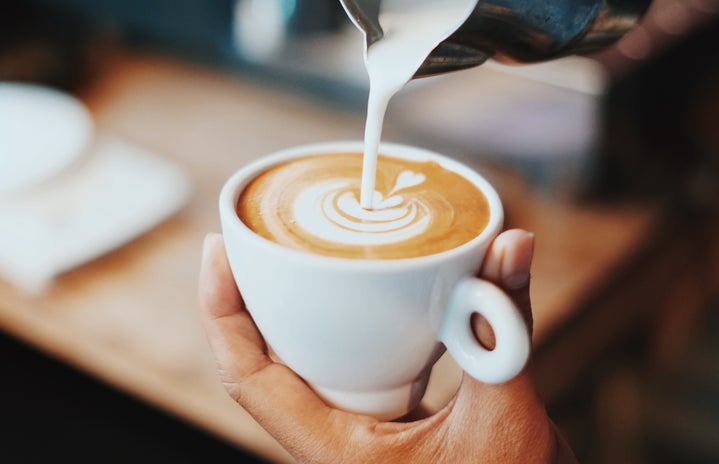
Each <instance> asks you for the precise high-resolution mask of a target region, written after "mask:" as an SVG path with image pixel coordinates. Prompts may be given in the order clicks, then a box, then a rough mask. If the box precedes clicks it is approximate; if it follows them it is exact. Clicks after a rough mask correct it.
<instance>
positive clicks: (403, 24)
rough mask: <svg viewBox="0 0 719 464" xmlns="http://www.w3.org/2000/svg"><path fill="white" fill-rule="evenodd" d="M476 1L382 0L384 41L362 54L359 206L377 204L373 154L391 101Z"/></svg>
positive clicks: (461, 20) (462, 21)
mask: <svg viewBox="0 0 719 464" xmlns="http://www.w3.org/2000/svg"><path fill="white" fill-rule="evenodd" d="M476 4H477V0H384V1H383V2H382V13H381V16H380V23H381V24H382V29H383V30H384V32H385V35H384V37H383V38H382V39H381V40H379V41H377V42H375V43H374V44H373V45H372V46H370V47H369V49H368V50H366V51H365V65H366V67H367V74H368V75H369V87H370V90H369V98H368V102H367V122H366V125H365V134H364V143H365V148H364V157H363V166H362V186H361V193H360V205H361V207H362V208H364V209H366V210H372V209H375V208H379V207H380V206H379V205H378V204H375V201H374V198H376V197H377V195H376V193H375V177H376V171H377V153H378V150H379V143H380V139H381V136H382V125H383V122H384V116H385V113H386V111H387V106H388V104H389V101H390V100H391V98H392V97H393V96H394V95H395V94H396V93H397V92H399V91H400V90H401V89H402V88H403V87H404V85H405V84H406V83H407V82H408V81H409V80H410V79H412V76H414V74H415V72H417V69H419V67H420V66H421V65H422V63H423V62H424V60H425V58H427V56H428V55H429V54H430V53H431V52H432V50H434V48H435V47H436V46H437V45H438V44H439V43H441V42H442V41H443V40H444V39H446V38H447V37H449V36H450V35H451V34H452V33H453V32H454V31H455V30H457V28H459V26H461V25H462V23H464V21H465V20H466V19H467V18H468V17H469V15H470V13H471V12H472V10H474V7H475V5H476Z"/></svg>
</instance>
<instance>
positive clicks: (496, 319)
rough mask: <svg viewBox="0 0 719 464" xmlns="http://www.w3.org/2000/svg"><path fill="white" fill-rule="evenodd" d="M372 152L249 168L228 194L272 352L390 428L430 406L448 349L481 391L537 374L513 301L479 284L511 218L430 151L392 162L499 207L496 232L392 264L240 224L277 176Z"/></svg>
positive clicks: (322, 148)
mask: <svg viewBox="0 0 719 464" xmlns="http://www.w3.org/2000/svg"><path fill="white" fill-rule="evenodd" d="M362 149H363V144H362V142H324V143H318V144H312V145H304V146H298V147H293V148H289V149H286V150H282V151H279V152H276V153H273V154H270V155H267V156H265V157H263V158H261V159H259V160H257V161H255V162H253V163H251V164H249V165H247V166H245V167H244V168H242V169H240V170H239V171H238V172H237V173H235V174H234V175H233V176H232V177H231V178H230V179H229V180H228V181H227V183H226V184H225V186H224V187H223V190H222V192H221V194H220V218H221V221H222V231H223V234H224V241H225V246H226V249H227V255H228V259H229V262H230V267H231V268H232V273H233V275H234V278H235V281H236V282H237V286H238V288H239V290H240V293H241V294H242V297H243V299H244V301H245V304H246V306H247V309H248V311H249V312H250V314H251V315H252V318H253V320H254V321H255V324H256V325H257V327H258V329H259V330H260V332H261V333H262V335H263V337H264V338H265V340H266V342H267V343H268V345H269V346H271V347H272V349H273V350H274V352H275V353H276V354H277V356H278V357H279V358H280V359H281V360H282V362H283V363H285V364H286V365H287V366H289V367H290V368H291V369H292V370H294V371H295V372H296V373H297V374H298V375H300V376H301V377H302V378H303V379H304V380H305V381H306V382H307V383H308V384H309V385H310V386H311V387H312V388H313V389H314V390H315V391H316V392H317V393H318V394H319V395H320V396H321V397H322V398H323V399H324V400H325V401H326V402H327V403H329V404H331V405H333V406H336V407H339V408H342V409H345V410H349V411H354V412H359V413H365V414H369V415H373V416H375V417H378V418H380V419H385V420H389V419H394V418H398V417H400V416H402V415H404V414H406V413H407V412H409V411H411V410H412V409H413V408H414V407H415V406H416V405H417V404H418V403H419V401H420V400H421V398H422V396H423V394H424V391H425V389H426V386H427V382H428V380H429V375H430V371H431V368H432V366H433V364H434V363H435V362H436V361H437V360H438V359H439V357H440V356H441V355H442V353H443V352H444V348H445V347H446V348H447V350H448V351H449V352H450V354H451V355H452V357H453V358H454V360H455V361H456V362H457V364H459V366H460V367H462V369H464V370H465V371H466V372H467V373H469V374H470V375H472V376H473V377H475V378H476V379H478V380H480V381H483V382H487V383H502V382H505V381H507V380H510V379H511V378H513V377H514V376H515V375H517V374H518V373H519V372H520V371H521V370H522V368H523V367H524V365H525V363H526V360H527V357H528V355H529V351H530V340H529V334H528V331H527V327H526V325H525V322H524V320H523V318H522V316H521V314H520V312H519V310H518V309H517V307H516V306H515V305H514V303H513V302H512V300H511V299H510V298H509V297H508V296H507V295H506V294H505V293H504V292H503V291H502V290H500V289H499V288H498V287H496V286H495V285H494V284H492V283H490V282H487V281H485V280H481V279H478V278H476V277H475V274H476V273H477V271H478V269H479V266H480V265H481V263H482V260H483V258H484V255H485V253H486V251H487V248H488V246H489V244H490V243H491V241H492V240H493V239H494V237H495V236H496V235H497V234H498V233H499V232H500V230H501V227H502V221H503V210H502V205H501V202H500V200H499V196H498V195H497V193H496V192H495V190H494V189H493V188H492V186H491V185H490V184H489V183H488V182H487V181H486V180H485V179H484V178H482V177H481V176H480V175H479V174H477V173H476V172H475V171H473V170H472V169H470V168H468V167H467V166H465V165H462V164H460V163H458V162H456V161H454V160H452V159H450V158H447V157H444V156H442V155H439V154H437V153H433V152H430V151H427V150H424V149H420V148H415V147H410V146H404V145H397V144H389V143H385V144H383V145H382V146H381V147H380V152H381V153H383V154H385V155H387V156H391V157H397V158H405V159H410V160H414V161H427V160H433V161H436V162H438V163H439V164H440V165H441V166H443V167H444V168H445V169H449V170H452V171H455V172H457V173H459V174H460V175H462V176H463V177H465V178H466V179H468V180H469V181H471V182H472V183H473V184H474V185H476V186H477V187H478V188H479V189H480V190H481V191H482V192H483V193H484V195H485V196H486V198H487V200H488V202H489V205H490V217H489V223H488V225H487V227H486V228H485V229H484V230H483V231H482V232H481V233H480V234H479V235H478V236H477V237H476V238H474V239H473V240H471V241H469V242H468V243H465V244H464V245H461V246H459V247H457V248H454V249H452V250H449V251H446V252H442V253H438V254H434V255H429V256H423V257H419V258H407V259H390V260H363V259H349V258H335V257H328V256H322V255H316V254H311V253H308V252H302V251H297V250H293V249H289V248H285V247H283V246H280V245H278V244H276V243H274V242H271V241H269V240H267V239H265V238H263V237H261V236H259V235H257V234H256V233H255V232H253V231H252V230H250V229H249V228H248V227H246V226H245V225H244V224H243V223H242V221H241V220H240V219H239V218H238V216H237V213H236V204H237V200H238V198H239V195H240V193H241V192H242V191H243V189H244V188H245V187H246V186H247V184H248V183H249V182H250V181H251V180H252V179H254V178H255V177H256V176H258V175H259V174H261V173H262V172H264V171H266V170H267V169H269V168H270V167H272V166H274V165H276V164H279V163H281V162H284V161H288V160H291V159H295V158H298V157H305V156H308V155H319V154H326V153H340V152H361V151H362ZM475 313H478V314H481V315H482V316H483V317H485V318H486V319H487V321H488V322H489V324H490V325H491V327H492V330H493V331H494V334H495V338H496V346H495V348H494V349H493V350H491V351H489V350H487V349H485V348H484V347H482V345H481V344H480V343H479V342H478V341H477V339H476V337H475V336H474V333H473V331H472V328H471V325H470V318H471V317H472V315H473V314H475Z"/></svg>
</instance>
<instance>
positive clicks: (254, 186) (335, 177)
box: [236, 153, 490, 259]
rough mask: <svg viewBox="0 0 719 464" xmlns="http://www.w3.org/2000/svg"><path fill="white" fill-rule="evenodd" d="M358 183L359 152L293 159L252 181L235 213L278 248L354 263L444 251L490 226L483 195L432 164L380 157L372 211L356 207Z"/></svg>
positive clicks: (469, 183) (359, 170)
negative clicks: (332, 257)
mask: <svg viewBox="0 0 719 464" xmlns="http://www.w3.org/2000/svg"><path fill="white" fill-rule="evenodd" d="M361 179H362V154H361V153H336V154H323V155H315V156H308V157H304V158H298V159H295V160H292V161H289V162H285V163H283V164H279V165H277V166H274V167H272V168H270V169H269V170H267V171H265V172H264V173H262V174H260V175H259V176H258V177H256V178H255V179H254V180H252V181H251V182H250V184H249V185H248V186H247V187H246V188H245V189H244V191H243V192H242V194H241V195H240V197H239V200H238V202H237V206H236V209H237V214H238V216H239V218H240V219H241V220H242V222H243V223H244V224H245V225H247V227H249V228H250V229H251V230H253V231H254V232H255V233H257V234H259V235H260V236H262V237H264V238H266V239H268V240H271V241H273V242H275V243H278V244H280V245H282V246H285V247H289V248H293V249H297V250H303V251H307V252H310V253H315V254H321V255H327V256H336V257H345V258H355V259H399V258H413V257H419V256H426V255H431V254H435V253H440V252H443V251H447V250H451V249H453V248H456V247H458V246H460V245H462V244H464V243H466V242H468V241H470V240H472V239H473V238H475V237H477V236H478V235H479V234H480V233H481V232H482V230H484V228H485V227H486V225H487V223H488V221H489V215H490V212H489V204H488V201H487V199H486V197H485V196H484V194H483V193H482V192H481V191H480V190H479V189H478V188H477V187H476V186H475V185H474V184H472V183H471V182H470V181H469V180H467V179H465V178H464V177H463V176H461V175H459V174H458V173H456V172H454V171H451V170H449V169H446V168H444V167H442V166H441V165H440V164H438V163H436V162H434V161H410V160H405V159H400V158H391V157H387V156H382V155H381V156H379V158H378V163H377V175H376V183H375V191H374V198H373V201H372V204H373V209H371V210H369V209H364V208H362V207H361V205H360V190H361Z"/></svg>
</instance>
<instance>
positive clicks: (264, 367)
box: [200, 230, 576, 464]
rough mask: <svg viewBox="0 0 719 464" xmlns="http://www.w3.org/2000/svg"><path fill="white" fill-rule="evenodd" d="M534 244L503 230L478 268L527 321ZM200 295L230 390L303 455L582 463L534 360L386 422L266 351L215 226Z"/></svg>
mask: <svg viewBox="0 0 719 464" xmlns="http://www.w3.org/2000/svg"><path fill="white" fill-rule="evenodd" d="M533 245H534V239H533V236H532V235H531V234H528V233H527V232H524V231H521V230H510V231H507V232H504V233H503V234H501V235H500V236H499V237H497V238H496V239H495V240H494V242H493V244H492V246H491V247H490V250H489V252H488V253H487V257H486V259H485V262H484V264H483V267H482V271H481V276H482V277H483V278H485V279H488V280H491V281H493V282H495V283H497V284H498V285H500V286H501V287H503V288H504V289H505V291H507V293H508V294H509V295H510V296H512V298H514V300H515V302H516V303H517V305H518V306H519V307H520V308H521V310H522V311H523V313H524V315H525V318H526V320H527V322H528V324H529V326H530V327H531V308H530V304H529V267H530V263H531V260H532V253H533ZM200 302H201V306H202V313H203V317H204V322H205V329H206V332H207V336H208V339H209V341H210V345H211V347H212V350H213V352H214V354H215V358H216V360H217V365H218V370H219V373H220V377H221V380H222V382H223V384H224V386H225V388H226V389H227V392H228V393H229V394H230V396H231V397H232V398H233V399H234V400H235V401H237V402H238V403H239V404H240V405H241V406H242V407H244V408H245V409H246V410H247V411H249V413H250V414H252V416H253V417H254V418H255V419H256V420H257V421H258V422H259V423H260V424H261V425H262V426H263V427H264V428H265V429H266V430H267V431H268V432H269V433H270V434H272V435H273V436H274V437H275V438H276V439H277V440H278V441H279V442H280V443H281V444H282V445H283V446H284V447H285V448H286V449H287V450H288V451H289V452H290V453H291V454H292V456H294V458H295V459H297V461H299V462H302V463H335V462H341V463H369V462H371V463H383V462H387V463H405V462H407V463H409V462H411V463H470V462H482V463H502V464H511V463H522V464H526V463H550V462H551V463H560V462H561V463H570V462H576V461H575V459H574V456H573V454H572V452H571V450H570V449H569V447H568V446H567V445H566V443H565V442H564V441H563V440H562V438H561V436H560V435H559V433H558V432H557V430H556V428H555V427H554V425H553V424H552V422H551V421H550V420H549V418H548V417H547V414H546V412H545V409H544V406H543V404H542V401H541V399H540V398H539V396H538V395H537V392H536V390H535V386H534V384H533V382H532V379H531V377H530V374H529V372H528V369H525V370H524V371H523V372H522V373H520V374H519V375H518V376H517V377H515V378H514V379H513V380H511V381H510V382H507V383H505V384H502V385H487V384H483V383H481V382H478V381H476V380H474V379H473V378H472V377H470V376H468V375H465V376H464V379H463V380H462V384H461V386H460V388H459V391H458V392H457V394H456V396H455V398H454V399H453V400H452V401H451V402H450V404H448V405H447V406H446V407H444V408H443V409H441V410H440V411H438V412H436V413H435V414H433V415H430V416H428V417H424V418H419V419H417V418H415V420H413V421H404V422H380V421H377V420H375V419H373V418H370V417H367V416H363V415H357V414H351V413H348V412H344V411H341V410H338V409H334V408H332V407H329V406H327V405H326V404H325V403H324V402H323V401H322V400H321V399H320V398H319V397H318V396H317V395H316V394H315V393H314V392H313V391H312V389H310V388H309V387H308V386H307V385H306V384H305V383H304V382H303V381H302V379H301V378H300V377H298V376H297V375H296V374H294V373H293V372H292V371H291V370H290V369H288V368H287V367H285V366H283V365H282V364H278V363H275V362H273V361H272V359H271V358H270V357H269V356H268V350H267V346H266V345H265V343H264V341H263V339H262V337H261V336H260V334H259V332H258V331H257V328H256V327H255V325H254V323H253V321H252V319H251V318H250V315H249V314H248V313H247V311H246V310H245V307H244V304H243V302H242V298H241V297H240V294H239V293H238V291H237V287H236V286H235V282H234V280H233V278H232V274H231V272H230V268H229V265H228V263H227V258H226V256H225V249H224V245H223V242H222V237H221V236H220V235H217V234H212V235H209V236H208V237H207V238H206V240H205V249H204V256H203V262H202V270H201V273H200ZM475 332H476V333H477V334H478V336H479V338H480V340H481V341H482V343H483V344H485V345H491V344H492V343H493V340H491V338H492V336H491V331H490V330H488V329H487V327H483V326H482V323H481V322H479V321H476V322H475Z"/></svg>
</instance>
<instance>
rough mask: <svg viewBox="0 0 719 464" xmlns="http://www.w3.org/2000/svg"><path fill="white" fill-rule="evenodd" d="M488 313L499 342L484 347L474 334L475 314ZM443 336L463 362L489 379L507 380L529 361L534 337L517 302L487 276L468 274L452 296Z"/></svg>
mask: <svg viewBox="0 0 719 464" xmlns="http://www.w3.org/2000/svg"><path fill="white" fill-rule="evenodd" d="M474 313H478V314H480V315H482V316H484V318H485V319H487V321H488V322H489V324H490V326H491V327H492V330H493V331H494V335H495V339H496V346H495V348H494V349H493V350H488V349H486V348H484V347H483V346H482V345H481V344H480V343H479V341H478V340H477V338H476V337H475V335H474V331H473V330H472V325H471V323H470V319H471V317H472V314H474ZM439 339H440V341H441V342H442V343H444V345H445V346H446V347H447V351H449V353H450V354H451V355H452V357H453V358H454V360H455V361H456V362H457V364H459V366H460V367H461V368H462V369H463V370H464V371H465V372H467V373H468V374H469V375H471V376H472V377H474V378H475V379H477V380H479V381H481V382H485V383H492V384H497V383H503V382H506V381H508V380H511V379H512V378H513V377H514V376H516V375H517V374H518V373H519V372H520V371H521V370H522V369H523V368H524V365H525V364H526V362H527V358H528V357H529V351H530V340H529V332H528V330H527V326H526V324H525V322H524V319H523V318H522V315H521V314H520V312H519V309H518V308H517V306H516V305H515V304H514V302H513V301H512V300H511V299H510V298H509V296H507V294H506V293H504V291H502V290H500V289H499V287H497V286H496V285H494V284H492V283H490V282H487V281H486V280H481V279H476V278H465V279H463V280H461V281H460V282H459V283H458V284H457V286H456V287H455V288H454V291H453V293H452V295H451V297H450V301H449V307H448V308H447V312H446V313H445V315H444V319H443V320H442V324H441V326H440V330H439Z"/></svg>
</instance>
